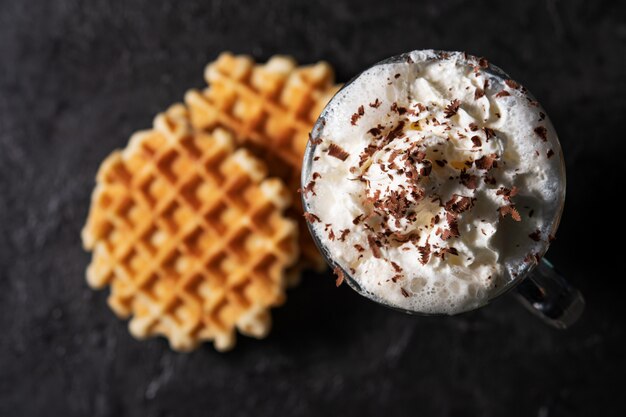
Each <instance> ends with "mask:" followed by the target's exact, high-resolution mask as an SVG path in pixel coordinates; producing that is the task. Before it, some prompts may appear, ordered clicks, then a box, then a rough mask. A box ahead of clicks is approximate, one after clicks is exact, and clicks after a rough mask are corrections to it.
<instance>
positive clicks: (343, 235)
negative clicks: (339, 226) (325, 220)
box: [339, 229, 350, 242]
mask: <svg viewBox="0 0 626 417" xmlns="http://www.w3.org/2000/svg"><path fill="white" fill-rule="evenodd" d="M348 234H350V229H343V230H342V231H341V234H340V235H339V240H340V241H341V242H345V241H346V236H348Z"/></svg>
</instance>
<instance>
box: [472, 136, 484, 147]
mask: <svg viewBox="0 0 626 417" xmlns="http://www.w3.org/2000/svg"><path fill="white" fill-rule="evenodd" d="M470 140H471V141H472V143H473V144H474V146H472V147H473V148H480V147H481V146H482V144H483V143H482V141H481V140H480V137H478V136H472V137H471V139H470Z"/></svg>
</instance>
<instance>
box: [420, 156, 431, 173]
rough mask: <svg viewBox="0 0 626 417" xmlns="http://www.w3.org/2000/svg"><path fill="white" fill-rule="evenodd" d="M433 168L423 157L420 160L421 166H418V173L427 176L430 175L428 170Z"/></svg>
mask: <svg viewBox="0 0 626 417" xmlns="http://www.w3.org/2000/svg"><path fill="white" fill-rule="evenodd" d="M432 170H433V164H432V163H431V162H430V161H429V160H428V159H425V160H423V161H422V167H421V168H420V175H421V176H423V177H427V176H429V175H430V172H431V171H432Z"/></svg>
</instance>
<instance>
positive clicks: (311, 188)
mask: <svg viewBox="0 0 626 417" xmlns="http://www.w3.org/2000/svg"><path fill="white" fill-rule="evenodd" d="M314 188H315V180H312V181H309V183H308V184H307V185H306V187H304V189H303V190H300V191H302V194H304V195H305V196H306V195H308V194H309V193H311V194H313V195H317V194H315V190H314Z"/></svg>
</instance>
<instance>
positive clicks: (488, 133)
mask: <svg viewBox="0 0 626 417" xmlns="http://www.w3.org/2000/svg"><path fill="white" fill-rule="evenodd" d="M483 131H484V132H485V137H486V138H487V142H489V139H491V138H492V137H494V136H495V135H496V132H494V131H493V129H490V128H488V127H483Z"/></svg>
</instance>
